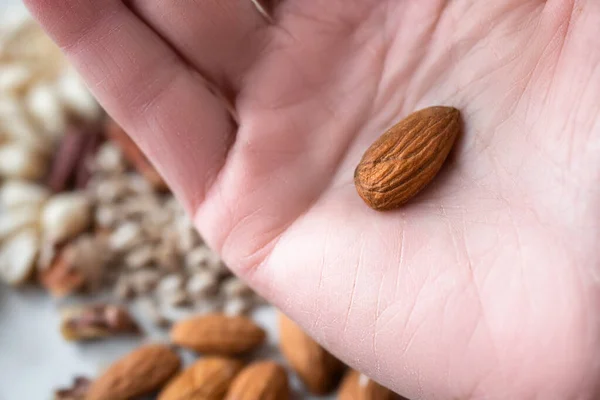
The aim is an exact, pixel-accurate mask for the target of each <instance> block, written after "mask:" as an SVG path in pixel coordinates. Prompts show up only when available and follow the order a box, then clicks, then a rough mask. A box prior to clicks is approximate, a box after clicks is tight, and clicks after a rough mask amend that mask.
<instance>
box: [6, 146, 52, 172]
mask: <svg viewBox="0 0 600 400" xmlns="http://www.w3.org/2000/svg"><path fill="white" fill-rule="evenodd" d="M45 172H46V159H45V157H43V156H41V155H40V154H39V152H38V151H36V150H35V149H33V148H31V147H29V146H26V145H24V144H22V143H16V142H12V143H5V144H2V145H0V176H1V177H4V178H21V179H27V180H37V179H39V178H41V177H42V176H43V175H44V173H45Z"/></svg>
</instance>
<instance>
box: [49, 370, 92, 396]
mask: <svg viewBox="0 0 600 400" xmlns="http://www.w3.org/2000/svg"><path fill="white" fill-rule="evenodd" d="M91 383H92V381H90V380H89V379H88V378H85V377H83V376H77V377H75V379H73V384H72V385H71V387H69V388H62V389H58V390H56V391H55V392H54V400H85V396H86V394H87V392H88V389H89V388H90V384H91Z"/></svg>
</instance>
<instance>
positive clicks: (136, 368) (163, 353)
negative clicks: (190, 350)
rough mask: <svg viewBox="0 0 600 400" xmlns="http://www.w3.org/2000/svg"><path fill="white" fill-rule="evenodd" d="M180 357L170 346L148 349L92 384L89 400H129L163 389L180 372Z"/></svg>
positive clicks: (128, 359)
mask: <svg viewBox="0 0 600 400" xmlns="http://www.w3.org/2000/svg"><path fill="white" fill-rule="evenodd" d="M180 366H181V361H180V360H179V356H178V355H177V353H175V352H174V351H173V350H172V349H171V348H170V347H169V346H165V345H161V344H150V345H145V346H142V347H140V348H138V349H137V350H134V351H133V352H131V353H129V354H127V355H126V356H125V357H123V358H122V359H120V360H118V361H117V362H115V363H114V364H113V365H112V366H111V367H109V368H108V369H107V370H106V371H105V372H104V374H102V375H101V376H100V377H99V378H98V379H97V380H96V381H94V382H93V383H92V386H91V387H90V389H89V391H88V394H87V396H86V397H85V399H86V400H128V399H132V398H137V397H139V396H143V395H146V394H149V393H152V392H154V391H156V390H158V389H160V388H161V387H162V386H163V385H164V384H165V383H166V382H167V381H168V380H169V379H170V378H171V377H172V376H173V375H175V374H176V373H177V371H179V368H180Z"/></svg>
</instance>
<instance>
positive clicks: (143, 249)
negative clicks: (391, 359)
mask: <svg viewBox="0 0 600 400" xmlns="http://www.w3.org/2000/svg"><path fill="white" fill-rule="evenodd" d="M0 282H4V283H6V284H8V285H10V286H13V287H19V286H23V285H37V286H38V287H40V288H43V289H44V290H46V291H47V292H48V293H49V295H50V296H52V297H53V298H56V299H60V300H62V299H69V300H73V299H80V298H81V296H78V297H74V295H75V294H77V295H82V294H83V295H87V296H88V299H89V300H90V301H86V302H85V304H76V305H74V306H73V305H71V306H68V307H61V310H60V312H61V317H62V319H61V326H60V329H61V333H62V335H63V337H64V338H65V340H67V341H76V342H87V341H90V340H95V341H99V340H107V339H108V338H110V337H113V336H116V335H141V334H143V333H144V332H143V329H142V328H141V327H140V324H139V323H138V321H136V319H135V318H134V317H133V316H132V315H131V314H130V312H129V307H130V305H132V304H135V305H137V306H139V307H140V309H141V310H142V316H143V318H144V320H148V321H151V322H152V323H153V324H154V325H155V326H156V327H159V328H165V329H166V328H169V327H170V331H169V338H170V339H169V343H148V344H144V345H142V346H141V347H139V348H138V349H137V350H135V351H133V352H131V353H130V354H127V355H124V356H123V357H122V358H121V359H119V360H116V361H115V362H114V364H113V365H112V366H110V367H109V368H108V369H106V370H105V371H104V372H103V373H101V374H100V375H99V376H98V377H96V378H94V379H88V378H86V377H76V378H75V379H74V381H73V385H72V387H69V388H64V389H60V390H57V391H56V392H55V395H54V398H55V400H84V399H85V400H94V399H96V400H100V399H105V400H119V399H137V398H142V397H143V396H147V395H154V394H156V395H157V396H158V397H157V398H158V399H159V400H179V399H181V400H183V399H203V400H204V399H206V400H208V399H211V400H212V399H229V400H236V399H238V400H239V399H245V400H253V399H283V400H285V399H288V398H290V396H292V394H291V385H290V378H291V376H292V375H294V376H295V377H297V378H298V379H299V380H300V381H301V382H302V383H303V386H304V388H305V389H306V390H307V391H308V392H310V393H312V394H314V395H324V394H331V393H332V392H333V391H335V390H336V389H338V388H339V391H338V392H337V396H338V398H339V399H363V400H367V399H373V400H376V399H391V398H395V397H394V395H393V394H392V393H391V392H390V391H389V390H387V389H385V388H383V387H382V386H380V385H378V384H377V383H375V382H373V381H371V380H370V379H368V378H367V377H365V376H363V375H361V374H360V373H358V372H356V371H348V372H345V370H346V367H345V366H344V365H343V364H342V363H341V362H340V361H339V360H337V359H336V358H335V357H333V356H332V355H331V354H329V353H328V352H327V351H326V350H324V349H323V348H322V347H321V346H320V345H319V344H317V343H316V342H315V341H314V340H312V339H311V338H310V337H309V336H307V335H306V334H305V333H304V332H303V331H302V330H301V329H300V328H299V327H298V326H297V325H295V324H294V323H293V322H292V321H291V320H289V319H288V318H286V317H285V316H283V315H281V314H280V316H279V321H280V324H279V333H280V341H279V342H280V343H279V349H280V356H282V357H283V358H284V359H285V360H286V362H285V363H282V362H278V361H276V360H275V359H274V358H273V357H270V358H265V357H264V356H260V354H262V353H261V349H263V350H264V348H265V341H266V339H267V334H266V331H265V330H264V329H263V328H262V327H260V326H259V325H257V324H256V323H255V322H254V321H253V320H252V319H250V318H249V317H247V316H244V314H247V313H249V312H250V311H251V310H252V309H253V308H254V307H255V306H258V305H262V304H263V301H262V300H261V299H260V298H259V297H258V296H257V295H256V294H254V293H253V292H252V290H251V289H250V288H249V287H248V286H246V285H245V284H244V283H243V282H242V281H240V280H239V279H237V278H236V277H235V276H234V275H233V274H232V273H231V272H230V271H229V269H228V268H227V267H226V266H225V265H224V264H223V262H222V261H221V259H220V258H219V256H218V255H217V254H216V253H214V252H213V251H212V250H211V249H210V248H209V247H208V246H207V245H206V244H205V243H204V242H203V240H202V238H201V237H200V236H199V235H198V234H197V232H196V230H195V229H194V227H193V224H192V222H191V220H190V218H189V216H188V215H186V213H185V211H184V210H183V208H182V207H181V205H180V204H179V203H178V202H177V201H176V199H175V198H174V197H173V195H172V194H171V193H170V192H169V189H168V187H167V185H166V184H165V182H164V181H163V179H162V178H161V176H160V174H159V173H158V172H157V171H156V170H155V169H154V167H153V166H152V164H151V163H150V162H149V161H148V159H146V157H145V156H144V154H143V153H142V152H141V151H140V150H139V149H138V147H137V146H136V145H135V143H134V142H133V141H132V140H131V139H130V138H129V136H128V135H127V133H126V132H124V131H123V130H122V129H121V127H119V126H118V125H117V124H116V123H115V122H114V121H112V120H111V119H110V118H108V117H107V116H106V115H105V114H104V112H103V110H102V109H101V108H100V107H99V106H98V104H97V103H96V102H95V101H94V99H93V97H92V96H91V95H90V94H89V92H88V91H87V89H86V87H85V86H84V85H83V83H82V82H81V81H80V79H79V77H78V76H77V74H76V73H75V72H74V71H73V70H72V69H71V68H70V67H69V65H68V64H67V63H66V61H65V60H64V59H63V57H62V55H61V54H60V51H59V50H58V49H57V48H56V47H55V46H54V44H53V43H52V42H51V41H50V40H49V39H48V38H47V37H46V36H45V34H44V33H43V32H42V31H41V30H40V28H39V27H38V26H37V24H35V23H34V22H33V21H32V20H30V19H29V18H25V19H23V20H19V21H17V22H16V23H14V24H13V25H12V26H11V27H10V29H9V28H7V27H0ZM106 293H110V295H109V298H108V300H106V301H105V300H103V301H102V302H97V301H95V300H94V299H96V298H97V296H100V295H103V294H106ZM84 298H85V296H84ZM61 303H62V302H59V304H61ZM185 353H193V354H195V355H197V354H200V355H201V357H200V358H196V356H194V357H195V361H194V363H192V364H191V365H189V366H187V367H184V363H183V361H182V360H183V359H182V356H183V355H185ZM344 373H345V377H344ZM342 378H343V380H342ZM340 380H342V381H341V385H340ZM144 398H145V397H144Z"/></svg>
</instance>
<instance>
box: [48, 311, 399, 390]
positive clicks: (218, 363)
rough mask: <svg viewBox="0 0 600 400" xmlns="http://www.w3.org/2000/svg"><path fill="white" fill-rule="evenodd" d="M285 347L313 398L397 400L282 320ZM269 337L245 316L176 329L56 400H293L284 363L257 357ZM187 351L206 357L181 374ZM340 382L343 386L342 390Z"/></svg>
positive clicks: (212, 318) (196, 321)
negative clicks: (149, 398) (150, 399)
mask: <svg viewBox="0 0 600 400" xmlns="http://www.w3.org/2000/svg"><path fill="white" fill-rule="evenodd" d="M279 329H280V336H281V339H280V349H281V352H282V354H283V355H284V357H285V360H286V362H287V365H288V366H289V368H290V369H291V370H292V373H294V374H296V375H297V376H298V377H299V378H300V380H301V381H302V383H303V385H304V386H305V387H306V389H307V390H308V391H309V392H310V393H312V394H314V395H324V394H328V393H331V392H332V391H333V390H335V389H336V388H338V387H339V391H338V396H337V398H338V399H340V400H378V399H381V400H392V399H397V398H399V397H397V396H396V395H395V394H393V393H392V392H391V391H389V390H388V389H386V388H384V387H383V386H381V385H379V384H377V383H376V382H374V381H372V380H370V379H369V378H367V377H366V376H364V375H362V374H360V373H358V372H356V371H353V370H349V371H345V370H346V367H345V366H344V364H343V363H341V362H340V361H339V360H337V359H336V358H335V357H334V356H332V355H331V354H329V353H328V352H327V351H326V350H324V349H323V348H322V347H321V346H319V344H317V343H316V342H315V341H314V340H312V339H311V338H310V337H309V336H307V335H306V334H305V333H304V332H303V331H302V330H301V329H300V328H299V327H298V326H297V325H296V324H295V323H293V322H292V321H291V320H289V319H288V318H287V317H286V316H284V315H283V314H280V315H279ZM265 339H266V333H265V331H264V330H263V329H262V328H261V327H260V326H258V325H257V324H256V323H254V322H253V321H252V320H251V319H249V318H247V317H244V316H227V315H224V314H207V315H205V316H201V317H195V318H191V319H188V320H183V321H180V322H178V323H176V324H175V325H174V326H173V328H172V329H171V332H170V343H149V344H145V345H142V346H141V347H139V348H138V349H136V350H134V351H133V352H131V353H129V354H126V355H125V356H123V357H122V358H121V359H119V360H117V361H115V362H114V363H113V364H112V365H111V366H110V367H108V368H107V369H106V370H105V371H104V373H102V374H101V375H100V376H99V377H97V378H96V379H95V380H93V381H92V380H88V379H86V378H83V377H78V378H76V379H75V381H74V383H73V387H71V388H64V389H60V390H58V391H57V392H56V394H55V400H84V399H85V400H127V399H136V398H140V397H141V396H145V395H154V394H156V395H157V399H158V400H187V399H200V400H223V399H224V400H263V399H273V400H287V399H290V398H291V397H292V393H291V390H290V383H289V372H288V369H287V368H286V366H285V365H284V364H283V363H278V362H276V361H273V360H270V359H264V358H259V357H256V356H254V357H253V355H255V354H256V352H257V350H258V349H259V348H260V347H261V346H263V345H264V342H265ZM178 350H180V351H191V352H193V353H195V354H201V355H202V356H201V357H200V358H199V359H196V360H195V361H194V362H193V363H192V364H191V365H189V366H188V367H185V368H182V362H181V358H180V355H179V352H178ZM340 380H341V384H340Z"/></svg>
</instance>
